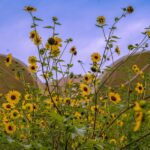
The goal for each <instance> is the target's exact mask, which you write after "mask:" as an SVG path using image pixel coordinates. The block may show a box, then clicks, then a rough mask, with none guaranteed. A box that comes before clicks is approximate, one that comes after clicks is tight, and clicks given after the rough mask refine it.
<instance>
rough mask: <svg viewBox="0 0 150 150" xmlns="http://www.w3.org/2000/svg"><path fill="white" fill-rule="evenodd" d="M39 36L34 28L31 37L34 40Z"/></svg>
mask: <svg viewBox="0 0 150 150" xmlns="http://www.w3.org/2000/svg"><path fill="white" fill-rule="evenodd" d="M36 36H38V33H37V32H36V30H33V31H31V32H30V39H31V40H32V41H33V40H34V38H35V37H36Z"/></svg>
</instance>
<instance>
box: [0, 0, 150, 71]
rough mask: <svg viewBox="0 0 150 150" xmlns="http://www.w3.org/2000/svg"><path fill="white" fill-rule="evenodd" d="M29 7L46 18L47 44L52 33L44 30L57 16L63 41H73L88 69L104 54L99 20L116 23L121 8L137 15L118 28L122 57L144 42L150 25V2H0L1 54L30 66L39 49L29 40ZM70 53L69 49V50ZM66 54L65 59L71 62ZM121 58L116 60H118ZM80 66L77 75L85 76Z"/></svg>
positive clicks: (76, 69)
mask: <svg viewBox="0 0 150 150" xmlns="http://www.w3.org/2000/svg"><path fill="white" fill-rule="evenodd" d="M25 5H32V6H35V7H36V8H37V9H38V11H37V12H36V13H35V15H36V16H37V17H40V18H43V19H44V22H43V23H39V24H40V25H41V28H40V29H39V33H40V34H41V35H42V36H44V37H43V38H42V39H43V41H46V39H47V38H48V37H49V35H50V33H48V32H49V30H46V29H42V27H43V26H45V25H49V24H50V23H51V17H52V16H57V17H58V18H59V20H60V22H61V23H62V26H60V27H59V28H58V32H59V33H60V37H61V38H63V39H66V38H69V37H72V38H73V40H74V41H73V43H72V44H71V45H70V46H74V45H75V46H76V47H77V50H78V55H77V56H76V58H75V61H77V60H78V59H81V60H83V62H84V63H85V67H86V68H88V64H89V63H90V57H89V56H90V55H91V53H92V52H100V53H102V52H103V48H104V38H103V35H102V32H101V30H100V29H98V28H97V27H96V26H95V24H96V18H97V16H100V15H104V16H105V17H106V20H107V21H106V22H107V24H109V25H111V24H112V23H113V20H114V17H116V16H120V15H121V13H122V10H121V8H123V7H127V6H129V5H132V6H133V7H134V8H135V12H134V13H133V14H131V15H128V17H127V18H125V19H123V20H122V21H121V22H120V23H119V24H118V31H117V33H116V35H118V36H119V37H121V39H120V40H119V42H118V43H117V45H119V46H120V48H121V51H122V55H121V56H123V55H125V54H127V52H128V51H127V45H128V44H132V43H133V44H134V43H136V42H138V41H140V39H141V38H142V35H141V32H142V31H144V28H145V27H147V26H149V25H150V16H149V14H150V9H149V7H150V0H13V1H12V0H0V10H1V13H0V53H2V54H8V53H12V54H13V56H14V57H16V58H19V59H20V60H22V61H23V62H25V63H27V58H28V56H30V55H37V51H36V47H35V46H34V45H33V43H32V42H31V41H30V39H29V32H30V31H31V29H30V25H31V18H30V16H29V15H28V14H27V13H26V12H24V11H23V8H24V6H25ZM68 51H69V48H68ZM68 55H69V54H68V53H67V52H66V53H65V58H68ZM117 58H119V57H116V59H117ZM79 68H80V67H79V66H78V64H77V63H75V68H74V69H75V72H76V73H83V72H82V70H81V69H79Z"/></svg>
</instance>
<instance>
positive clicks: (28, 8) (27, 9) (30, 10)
mask: <svg viewBox="0 0 150 150" xmlns="http://www.w3.org/2000/svg"><path fill="white" fill-rule="evenodd" d="M24 10H25V11H27V12H35V11H36V10H37V9H36V8H35V7H32V6H25V7H24Z"/></svg>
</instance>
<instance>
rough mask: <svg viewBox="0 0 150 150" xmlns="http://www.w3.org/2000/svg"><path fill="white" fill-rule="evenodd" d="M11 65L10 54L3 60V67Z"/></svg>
mask: <svg viewBox="0 0 150 150" xmlns="http://www.w3.org/2000/svg"><path fill="white" fill-rule="evenodd" d="M11 64H12V54H8V55H7V56H6V58H5V65H6V66H10V65H11Z"/></svg>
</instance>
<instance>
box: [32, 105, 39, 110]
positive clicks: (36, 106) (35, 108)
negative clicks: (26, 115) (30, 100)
mask: <svg viewBox="0 0 150 150" xmlns="http://www.w3.org/2000/svg"><path fill="white" fill-rule="evenodd" d="M32 107H33V111H37V110H38V105H37V104H35V103H34V104H32Z"/></svg>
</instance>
